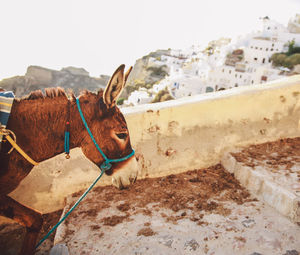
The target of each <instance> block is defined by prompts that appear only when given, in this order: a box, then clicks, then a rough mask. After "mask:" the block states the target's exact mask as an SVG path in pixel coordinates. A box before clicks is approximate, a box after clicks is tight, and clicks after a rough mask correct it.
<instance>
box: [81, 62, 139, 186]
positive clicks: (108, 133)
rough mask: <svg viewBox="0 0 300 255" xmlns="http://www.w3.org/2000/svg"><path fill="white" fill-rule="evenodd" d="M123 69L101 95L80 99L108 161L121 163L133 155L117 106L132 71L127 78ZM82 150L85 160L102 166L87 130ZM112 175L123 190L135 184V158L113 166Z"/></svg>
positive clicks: (88, 94) (122, 67) (84, 133)
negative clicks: (113, 160) (118, 160)
mask: <svg viewBox="0 0 300 255" xmlns="http://www.w3.org/2000/svg"><path fill="white" fill-rule="evenodd" d="M124 68H125V66H124V65H121V66H120V67H119V68H118V69H117V70H116V71H115V72H114V74H113V75H112V77H111V79H110V81H109V82H108V84H107V86H106V88H105V90H104V92H103V91H99V92H98V94H97V95H96V94H93V93H86V94H84V95H82V96H80V98H79V102H80V105H81V109H82V113H83V115H84V116H85V119H86V122H87V125H88V126H89V128H90V130H91V133H92V134H93V136H94V138H95V140H96V142H97V143H98V145H99V146H100V148H101V149H102V151H103V152H104V154H105V155H106V157H107V158H109V159H118V158H122V157H125V156H127V155H129V154H130V153H131V152H132V147H131V144H130V138H129V132H128V129H127V124H126V121H125V119H124V116H123V114H122V113H121V111H120V110H119V108H118V107H117V105H116V101H117V99H118V97H119V95H120V94H121V92H122V90H123V88H124V86H125V83H126V80H127V78H128V76H129V74H130V72H131V69H132V67H131V68H130V69H129V70H128V71H127V72H126V73H125V74H124ZM81 135H82V141H81V149H82V151H83V153H84V154H85V156H86V157H87V158H88V159H90V160H91V161H92V162H94V163H95V164H96V165H98V166H100V165H101V164H102V163H103V162H104V161H105V160H104V158H103V156H102V155H101V154H100V152H99V151H98V150H97V148H96V146H95V144H94V143H93V142H92V140H91V137H90V136H89V134H88V132H87V131H86V130H85V129H84V132H83V133H82V134H81ZM105 173H106V174H107V175H112V182H113V184H114V185H115V186H117V187H119V188H122V187H125V186H128V185H129V184H131V183H132V182H134V181H135V179H136V177H137V162H136V158H135V157H134V156H133V157H130V158H129V159H127V160H125V161H123V162H119V163H112V168H111V169H110V170H107V171H106V172H105Z"/></svg>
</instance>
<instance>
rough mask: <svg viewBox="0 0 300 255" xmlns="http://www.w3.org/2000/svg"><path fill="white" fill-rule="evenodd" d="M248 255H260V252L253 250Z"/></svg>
mask: <svg viewBox="0 0 300 255" xmlns="http://www.w3.org/2000/svg"><path fill="white" fill-rule="evenodd" d="M250 255H262V254H261V253H258V252H253V253H251V254H250Z"/></svg>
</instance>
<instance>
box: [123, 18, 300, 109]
mask: <svg viewBox="0 0 300 255" xmlns="http://www.w3.org/2000/svg"><path fill="white" fill-rule="evenodd" d="M260 22H261V29H260V30H259V31H255V32H251V33H248V34H245V35H242V36H240V37H239V38H236V39H233V40H232V39H230V38H221V39H219V40H216V41H212V42H210V43H209V45H208V46H207V47H206V48H205V49H203V48H201V47H200V46H192V47H190V48H188V49H185V50H173V49H169V50H158V51H156V52H153V53H150V54H149V55H148V57H147V58H146V57H143V59H140V60H138V61H137V63H136V65H135V66H134V70H133V75H132V77H133V78H131V80H130V81H129V85H131V86H133V89H132V91H130V90H129V91H127V95H125V98H127V99H125V98H121V100H120V101H119V104H120V105H122V106H135V105H139V104H147V103H154V102H159V101H166V100H170V99H178V98H181V97H187V96H192V95H196V94H202V93H209V92H214V91H220V90H226V89H232V88H234V87H240V86H247V85H251V84H263V83H266V82H269V81H272V80H276V79H280V78H283V77H284V76H287V75H292V74H298V73H300V65H299V64H300V56H299V54H298V53H299V52H298V50H299V48H298V47H299V46H300V14H296V15H295V16H294V17H292V18H291V19H290V20H289V22H288V24H287V25H286V26H285V25H283V24H280V23H278V22H276V21H275V20H272V19H271V18H269V17H264V18H260ZM289 51H290V52H289ZM288 52H289V53H290V54H287V55H291V56H290V57H289V59H284V58H285V57H286V55H284V54H280V53H288ZM276 53H277V54H276ZM293 53H295V54H293ZM274 54H275V55H274ZM139 61H142V64H139ZM284 61H285V63H284ZM145 68H146V69H147V71H152V74H153V73H154V76H155V72H156V74H157V75H158V76H159V75H160V79H159V78H158V79H157V80H156V81H155V80H154V81H153V80H150V81H147V79H145V80H143V78H141V79H137V77H136V76H135V75H134V73H135V72H134V71H136V73H142V71H144V70H142V69H145ZM162 77H163V78H162ZM148 82H149V83H148Z"/></svg>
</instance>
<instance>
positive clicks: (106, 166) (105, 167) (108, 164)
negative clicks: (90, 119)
mask: <svg viewBox="0 0 300 255" xmlns="http://www.w3.org/2000/svg"><path fill="white" fill-rule="evenodd" d="M76 104H77V108H78V111H79V114H80V117H81V119H82V122H83V124H84V126H85V128H86V130H87V131H88V133H89V135H90V137H91V139H92V141H93V143H94V144H95V146H96V148H97V150H98V151H99V152H100V154H101V155H102V157H103V158H104V160H105V161H104V162H103V163H102V164H101V165H100V169H101V170H104V171H107V170H109V169H111V167H112V164H111V163H117V162H122V161H125V160H127V159H129V158H131V157H132V156H133V155H134V153H135V152H134V150H132V152H131V153H130V154H129V155H127V156H125V157H123V158H119V159H109V158H107V157H106V155H105V154H104V152H103V151H102V150H101V148H100V147H99V145H98V144H97V142H96V140H95V138H94V136H93V134H92V132H91V130H90V129H89V127H88V125H87V123H86V121H85V118H84V116H83V113H82V111H81V107H80V103H79V99H78V98H76Z"/></svg>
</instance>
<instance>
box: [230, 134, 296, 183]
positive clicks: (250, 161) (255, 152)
mask: <svg viewBox="0 0 300 255" xmlns="http://www.w3.org/2000/svg"><path fill="white" fill-rule="evenodd" d="M231 154H232V155H233V156H234V157H235V158H236V160H237V161H238V162H242V163H244V164H245V165H247V166H250V167H255V166H257V165H258V164H261V162H262V161H265V164H266V166H267V167H272V170H273V171H278V170H279V169H280V168H281V167H280V166H285V169H286V170H287V171H288V172H291V168H292V167H293V166H294V165H295V164H296V163H300V137H296V138H287V139H280V140H278V141H275V142H268V143H263V144H258V145H251V146H249V147H247V148H245V149H244V150H242V151H241V152H238V153H231ZM298 177H299V181H300V175H299V176H298Z"/></svg>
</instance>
